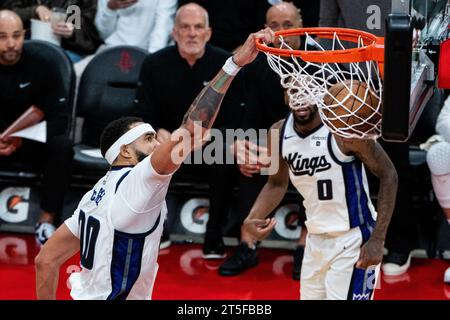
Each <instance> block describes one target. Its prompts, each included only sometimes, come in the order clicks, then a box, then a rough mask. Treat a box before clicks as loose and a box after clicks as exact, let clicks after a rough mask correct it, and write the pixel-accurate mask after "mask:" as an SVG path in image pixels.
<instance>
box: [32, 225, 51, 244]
mask: <svg viewBox="0 0 450 320" xmlns="http://www.w3.org/2000/svg"><path fill="white" fill-rule="evenodd" d="M55 230H56V228H55V226H54V225H52V224H51V223H48V222H38V223H36V226H35V227H34V235H35V238H36V243H37V244H38V245H41V246H42V245H44V243H46V242H47V240H48V239H50V237H51V236H52V235H53V233H55Z"/></svg>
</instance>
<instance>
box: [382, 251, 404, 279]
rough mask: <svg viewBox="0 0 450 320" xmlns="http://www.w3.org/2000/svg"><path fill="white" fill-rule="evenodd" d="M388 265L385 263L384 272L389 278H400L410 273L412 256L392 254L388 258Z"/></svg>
mask: <svg viewBox="0 0 450 320" xmlns="http://www.w3.org/2000/svg"><path fill="white" fill-rule="evenodd" d="M386 261H387V262H386V263H383V265H382V267H381V268H382V270H383V273H384V274H385V275H387V276H399V275H402V274H404V273H405V272H406V271H408V269H409V266H410V265H411V254H409V255H406V254H401V253H394V252H392V253H390V254H388V256H387V258H386Z"/></svg>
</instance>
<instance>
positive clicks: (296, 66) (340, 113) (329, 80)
mask: <svg viewBox="0 0 450 320" xmlns="http://www.w3.org/2000/svg"><path fill="white" fill-rule="evenodd" d="M275 36H276V37H277V38H278V39H279V41H280V46H279V48H274V47H269V46H267V45H266V44H265V43H264V42H263V41H262V39H257V40H256V46H257V48H258V50H260V51H262V52H264V53H265V54H266V56H267V61H268V63H269V65H270V67H271V68H272V70H274V71H275V72H276V73H277V74H278V75H279V76H280V82H281V85H282V86H283V87H284V88H285V89H286V91H287V94H288V95H289V105H290V107H291V108H292V109H294V110H297V109H299V108H302V107H305V106H307V105H311V104H315V105H317V107H318V109H319V114H320V116H321V118H322V121H323V122H324V124H325V125H326V126H327V127H328V128H329V129H330V131H331V132H333V133H335V134H337V135H339V136H341V137H344V138H357V139H377V138H378V137H379V136H380V135H381V105H382V90H383V84H382V77H383V72H384V70H383V66H384V38H381V37H377V36H375V35H373V34H370V33H368V32H364V31H360V30H354V29H346V28H300V29H290V30H282V31H278V32H276V33H275ZM292 36H304V37H305V38H306V41H305V43H304V44H303V48H302V50H296V49H293V48H291V47H290V46H289V45H288V44H287V42H286V41H285V38H286V37H292ZM319 39H328V41H329V42H331V49H325V48H324V47H323V44H321V41H320V40H319ZM308 45H309V47H313V48H314V49H309V47H308ZM336 85H339V88H341V90H340V91H338V92H337V93H341V94H340V95H339V96H338V97H339V98H338V97H337V94H335V91H336V90H332V89H333V88H332V87H333V86H336ZM342 89H345V93H346V94H342ZM355 90H356V91H355ZM330 97H331V98H330ZM325 98H326V99H325Z"/></svg>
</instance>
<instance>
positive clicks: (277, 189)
mask: <svg viewBox="0 0 450 320" xmlns="http://www.w3.org/2000/svg"><path fill="white" fill-rule="evenodd" d="M283 122H284V120H281V121H279V122H277V123H275V124H274V125H273V126H272V127H271V128H270V135H269V139H268V146H269V154H271V155H272V152H275V153H277V154H278V153H279V151H278V150H272V149H271V146H272V143H271V142H272V139H278V138H279V132H280V129H281V126H282V125H283ZM275 133H276V134H275ZM278 149H279V148H278ZM272 158H275V159H277V161H278V162H279V166H278V171H277V172H276V173H275V174H273V175H270V176H269V179H268V180H267V182H266V184H265V185H264V187H263V188H262V190H261V192H260V193H259V195H258V198H256V201H255V203H254V204H253V207H252V208H251V210H250V213H249V215H248V216H247V218H246V219H245V221H244V228H245V229H246V231H247V232H248V233H250V234H251V235H252V236H253V237H254V238H255V239H257V240H262V239H264V238H265V237H267V236H268V235H269V233H270V232H271V231H272V229H273V227H275V219H273V218H272V219H266V217H267V215H269V214H270V213H271V212H272V211H273V210H274V209H275V208H276V207H277V206H278V204H280V202H281V200H283V197H284V195H285V194H286V190H287V188H288V185H289V168H288V166H287V164H286V162H285V161H284V159H283V158H282V155H281V154H278V157H273V156H272Z"/></svg>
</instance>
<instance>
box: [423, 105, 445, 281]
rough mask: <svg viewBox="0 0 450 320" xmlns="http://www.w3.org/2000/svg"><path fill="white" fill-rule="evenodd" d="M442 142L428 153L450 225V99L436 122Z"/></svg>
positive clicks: (434, 181)
mask: <svg viewBox="0 0 450 320" xmlns="http://www.w3.org/2000/svg"><path fill="white" fill-rule="evenodd" d="M436 132H437V134H438V135H439V136H440V139H439V140H440V142H438V143H436V144H433V145H432V146H431V148H430V150H429V151H428V153H427V162H428V166H429V167H430V171H431V181H432V183H433V189H434V194H435V195H436V198H437V200H438V202H439V204H440V206H441V208H442V210H443V211H444V213H445V216H446V217H447V221H448V223H449V225H450V162H449V159H450V97H448V98H447V100H446V101H445V103H444V107H443V108H442V110H441V113H440V114H439V117H438V119H437V122H436ZM444 282H445V283H447V284H450V268H448V269H447V270H446V271H445V275H444Z"/></svg>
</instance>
